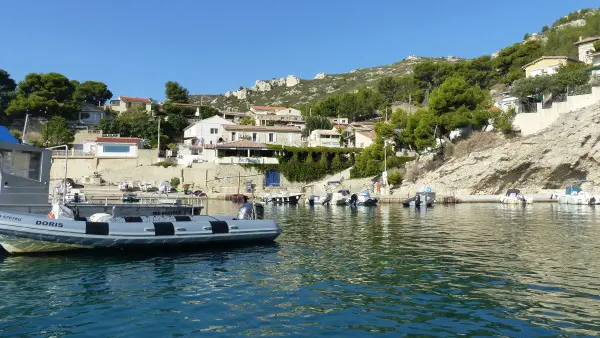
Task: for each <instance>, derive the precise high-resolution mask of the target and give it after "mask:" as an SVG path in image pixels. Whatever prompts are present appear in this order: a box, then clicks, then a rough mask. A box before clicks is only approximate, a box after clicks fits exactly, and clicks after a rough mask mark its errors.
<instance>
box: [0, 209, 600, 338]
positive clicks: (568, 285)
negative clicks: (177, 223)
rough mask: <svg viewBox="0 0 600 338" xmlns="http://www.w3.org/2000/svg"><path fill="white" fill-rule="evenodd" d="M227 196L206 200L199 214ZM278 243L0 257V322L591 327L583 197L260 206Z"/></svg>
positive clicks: (63, 327) (69, 328) (548, 330)
mask: <svg viewBox="0 0 600 338" xmlns="http://www.w3.org/2000/svg"><path fill="white" fill-rule="evenodd" d="M237 207H238V205H235V204H231V203H227V202H223V203H220V204H218V203H216V202H211V209H212V210H213V211H211V212H217V211H221V212H223V213H229V214H230V213H231V212H235V210H236V209H237ZM265 212H266V215H267V217H273V218H276V219H278V221H279V222H280V224H281V225H282V227H283V229H284V233H283V234H282V236H281V237H280V238H279V239H278V244H277V245H272V246H255V247H245V248H228V249H224V250H213V251H205V252H191V253H190V252H185V253H160V254H150V255H148V254H135V253H134V254H128V255H114V254H112V255H96V254H76V255H49V256H38V257H10V256H9V257H2V258H0V286H1V287H2V290H3V291H4V292H3V295H5V296H4V298H3V302H2V303H0V320H1V321H0V334H2V335H30V334H31V335H33V334H39V333H40V332H42V331H43V332H46V333H43V335H60V334H67V333H73V334H78V333H84V332H88V333H89V332H98V330H102V332H103V335H132V334H135V335H141V334H147V335H150V336H166V335H174V334H190V333H204V332H210V333H221V334H224V335H242V334H243V335H259V334H260V335H308V336H313V335H317V334H322V333H323V332H325V331H326V332H328V334H333V335H343V336H357V337H360V336H364V335H365V333H372V332H378V333H380V334H383V335H389V336H392V337H396V336H398V335H399V333H402V334H406V333H417V334H423V333H425V334H433V335H455V334H456V333H460V334H466V335H506V336H534V335H559V334H586V335H593V334H595V332H598V330H600V325H599V324H598V322H599V321H598V320H599V319H600V302H598V300H599V299H598V298H599V296H598V295H599V290H600V282H598V280H600V267H598V266H597V264H595V261H596V257H597V256H598V255H599V254H600V244H598V243H600V232H599V231H598V230H599V229H598V222H597V217H598V216H597V214H598V211H597V210H596V209H594V208H590V207H585V206H561V205H555V204H534V205H531V206H526V207H522V206H504V205H499V204H490V205H456V206H442V205H440V206H436V207H435V208H433V209H425V208H422V209H420V210H416V209H404V208H401V207H400V206H399V205H381V206H378V207H377V208H368V207H358V208H348V207H337V206H330V207H323V206H319V207H310V206H305V205H297V206H271V205H269V206H267V207H266V208H265Z"/></svg>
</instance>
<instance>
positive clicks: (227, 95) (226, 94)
mask: <svg viewBox="0 0 600 338" xmlns="http://www.w3.org/2000/svg"><path fill="white" fill-rule="evenodd" d="M231 95H233V93H232V92H231V90H230V91H228V92H227V93H225V95H223V96H225V97H227V98H229V97H231Z"/></svg>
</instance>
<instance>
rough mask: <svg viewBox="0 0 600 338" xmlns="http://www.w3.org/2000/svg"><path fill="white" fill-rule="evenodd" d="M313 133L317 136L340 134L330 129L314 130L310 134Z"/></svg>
mask: <svg viewBox="0 0 600 338" xmlns="http://www.w3.org/2000/svg"><path fill="white" fill-rule="evenodd" d="M312 133H315V134H319V135H337V136H340V133H338V132H337V131H335V130H331V129H315V130H313V131H312V132H311V134H312Z"/></svg>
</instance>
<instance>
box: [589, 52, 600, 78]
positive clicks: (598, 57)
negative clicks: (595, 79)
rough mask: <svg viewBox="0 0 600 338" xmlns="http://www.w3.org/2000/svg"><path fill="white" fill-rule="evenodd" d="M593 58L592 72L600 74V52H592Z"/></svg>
mask: <svg viewBox="0 0 600 338" xmlns="http://www.w3.org/2000/svg"><path fill="white" fill-rule="evenodd" d="M590 57H591V58H592V68H590V69H589V70H590V71H591V72H592V75H597V76H600V52H598V53H593V54H590Z"/></svg>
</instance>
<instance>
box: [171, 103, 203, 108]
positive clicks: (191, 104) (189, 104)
mask: <svg viewBox="0 0 600 338" xmlns="http://www.w3.org/2000/svg"><path fill="white" fill-rule="evenodd" d="M171 104H172V105H174V106H178V107H203V105H201V104H196V103H176V102H172V103H171Z"/></svg>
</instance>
